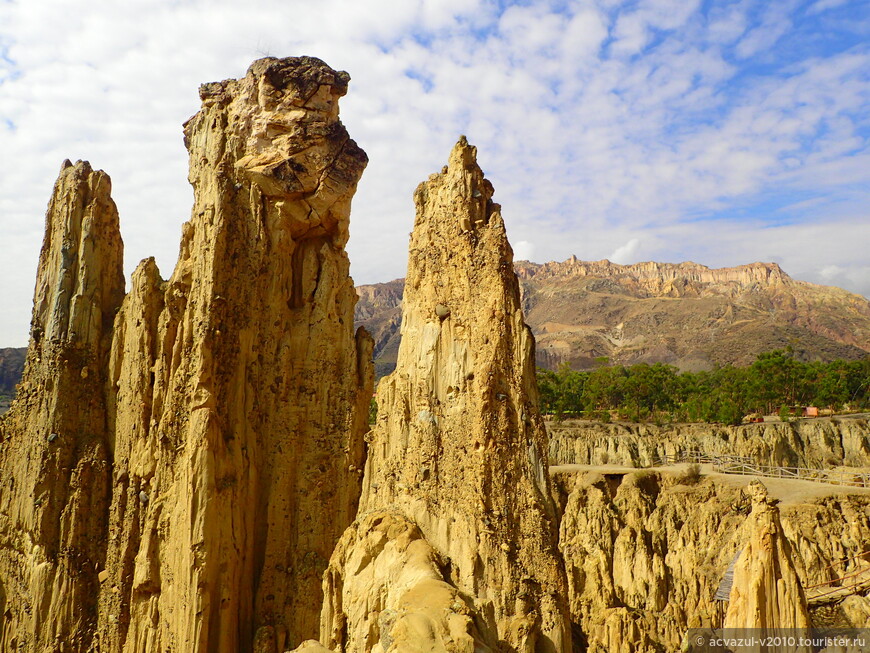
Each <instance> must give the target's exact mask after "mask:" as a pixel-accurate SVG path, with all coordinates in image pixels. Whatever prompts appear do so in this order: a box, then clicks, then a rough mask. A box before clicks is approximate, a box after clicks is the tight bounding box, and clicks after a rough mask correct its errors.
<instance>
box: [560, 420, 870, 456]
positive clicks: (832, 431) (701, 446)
mask: <svg viewBox="0 0 870 653" xmlns="http://www.w3.org/2000/svg"><path fill="white" fill-rule="evenodd" d="M548 431H549V436H550V437H549V442H550V462H551V463H552V464H554V465H601V464H610V465H627V466H630V467H649V466H651V465H653V464H654V463H655V461H656V460H661V459H663V458H664V457H665V456H676V455H678V454H680V453H684V452H687V451H703V452H705V453H708V454H728V455H734V456H745V457H747V458H752V459H753V460H755V461H756V462H758V463H760V464H763V465H782V466H786V467H812V468H817V469H825V468H833V467H840V466H846V467H870V424H868V421H867V420H866V419H865V418H848V417H844V418H822V419H807V420H798V421H796V422H791V423H783V422H766V423H764V424H745V425H743V426H722V425H718V424H668V425H664V426H655V425H654V424H602V423H599V422H588V421H585V420H572V421H566V422H564V423H561V424H559V423H555V422H550V423H549V424H548Z"/></svg>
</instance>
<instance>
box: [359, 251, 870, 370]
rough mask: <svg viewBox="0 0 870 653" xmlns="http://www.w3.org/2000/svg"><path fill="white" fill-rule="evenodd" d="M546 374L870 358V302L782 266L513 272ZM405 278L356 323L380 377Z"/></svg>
mask: <svg viewBox="0 0 870 653" xmlns="http://www.w3.org/2000/svg"><path fill="white" fill-rule="evenodd" d="M514 268H515V270H516V273H517V276H518V277H519V280H520V289H521V293H522V301H523V311H524V312H525V317H526V320H527V321H528V323H529V326H530V327H531V328H532V332H533V333H534V334H535V340H536V343H537V349H536V356H537V364H538V366H539V367H543V368H547V369H556V368H558V367H559V366H560V365H561V364H563V363H568V364H569V365H570V366H571V367H572V368H574V369H591V368H593V367H596V366H598V365H600V364H601V362H602V361H603V360H606V361H607V362H608V363H611V364H618V365H626V366H628V365H634V364H636V363H649V364H653V363H666V364H669V365H674V366H676V367H677V368H679V369H680V370H681V371H690V372H697V371H701V370H709V369H712V368H714V367H716V366H721V365H735V366H744V365H749V364H750V363H752V361H754V360H755V358H756V356H758V355H759V354H762V353H765V352H769V351H773V350H776V349H786V348H790V349H792V350H794V354H795V356H796V357H797V358H798V359H799V360H804V361H823V362H828V361H831V360H835V359H837V358H842V359H844V360H858V359H862V358H865V357H867V356H868V354H870V301H868V300H867V298H865V297H862V296H860V295H855V294H853V293H850V292H848V291H845V290H843V289H841V288H835V287H831V286H819V285H816V284H811V283H807V282H804V281H797V280H795V279H792V278H791V277H790V276H788V274H786V273H785V272H784V271H783V270H782V269H781V268H780V267H779V266H778V265H777V264H775V263H752V264H749V265H742V266H738V267H733V268H719V269H710V268H707V267H705V266H703V265H699V264H697V263H679V264H671V263H655V262H647V263H637V264H635V265H618V264H616V263H611V262H610V261H606V260H605V261H593V262H590V261H580V260H578V259H576V258H575V257H572V258H570V259H568V260H567V261H563V262H561V263H557V262H551V263H545V264H543V265H541V264H538V263H530V262H528V261H517V262H515V263H514ZM403 285H404V284H403V280H402V279H396V280H394V281H390V282H388V283H380V284H371V285H366V286H359V287H358V288H357V291H358V292H359V295H360V301H359V302H358V303H357V305H356V313H355V317H356V320H357V323H358V324H361V325H363V326H365V328H366V329H367V330H368V331H369V333H371V334H372V336H373V338H374V340H375V372H376V374H378V375H382V374H388V373H389V372H391V371H392V370H393V369H394V368H395V360H396V352H397V351H398V348H399V342H400V341H401V332H400V329H399V326H400V323H401V302H402V288H403Z"/></svg>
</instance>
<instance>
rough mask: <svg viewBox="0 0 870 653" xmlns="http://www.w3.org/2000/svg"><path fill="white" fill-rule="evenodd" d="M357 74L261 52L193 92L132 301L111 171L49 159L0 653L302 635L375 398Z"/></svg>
mask: <svg viewBox="0 0 870 653" xmlns="http://www.w3.org/2000/svg"><path fill="white" fill-rule="evenodd" d="M348 81H349V77H348V75H347V73H344V72H337V71H334V70H332V69H331V68H329V66H327V65H326V64H325V63H323V62H322V61H320V60H319V59H313V58H310V57H299V58H288V59H273V58H268V59H261V60H259V61H256V62H254V63H253V64H252V66H251V67H250V69H249V70H248V72H247V74H246V76H245V77H244V78H242V79H239V80H226V81H223V82H218V83H213V84H206V85H204V86H202V87H201V89H200V96H201V98H202V108H201V110H200V111H199V113H197V114H196V115H195V116H194V117H193V118H191V120H190V121H188V123H187V124H186V125H185V132H184V133H185V142H186V145H187V148H188V152H189V154H190V175H189V179H190V182H191V184H192V185H193V187H194V196H195V203H194V207H193V212H192V216H191V219H190V221H189V222H188V223H187V224H185V225H184V228H183V234H182V241H181V253H180V258H179V261H178V264H177V266H176V268H175V271H174V272H173V274H172V277H171V278H170V279H169V280H168V281H164V280H163V279H161V277H160V274H159V271H158V270H157V266H156V264H155V263H154V261H153V260H152V259H148V260H145V261H143V262H142V263H141V264H140V265H139V267H138V268H137V269H136V271H135V273H134V274H133V279H132V284H131V290H130V293H129V294H128V295H127V296H126V297H124V279H123V274H122V267H121V240H120V236H119V235H118V216H117V212H116V211H115V207H114V205H113V204H112V202H111V200H110V199H109V182H108V177H106V176H105V175H104V174H103V173H94V172H92V171H91V169H90V167H89V166H88V165H87V164H77V165H76V166H69V165H67V166H66V167H65V168H64V170H63V171H62V172H61V177H60V179H59V181H58V184H57V186H56V188H55V195H54V197H53V199H52V203H51V206H50V207H49V212H48V218H47V229H46V240H45V244H44V246H43V252H42V258H41V259H40V269H39V277H38V280H37V290H36V296H35V305H34V320H33V332H32V340H31V347H30V352H29V354H28V367H27V374H26V376H25V379H24V381H23V384H22V386H21V390H20V392H19V397H18V398H17V399H16V401H15V402H14V404H13V407H12V409H11V410H10V412H9V414H8V415H7V416H6V417H4V418H3V421H2V422H0V428H2V436H3V439H4V442H3V447H2V449H0V470H2V482H0V538H2V542H3V546H2V547H0V614H2V612H4V611H6V610H7V609H8V610H9V612H10V615H11V616H9V617H0V649H2V650H12V649H14V650H27V651H30V650H34V651H35V650H39V651H43V650H45V651H49V650H50V651H54V650H58V651H60V650H63V651H74V652H84V651H88V652H90V651H103V652H106V651H111V652H122V651H129V652H134V651H135V652H136V653H139V652H141V651H168V650H173V651H190V652H205V651H240V652H242V653H244V652H249V651H254V650H256V651H257V653H283V651H285V650H286V649H288V648H292V646H295V645H296V644H298V643H299V642H300V641H302V640H303V639H305V638H307V637H312V636H315V635H316V634H317V630H318V623H319V613H320V605H321V577H322V573H323V571H324V569H325V568H326V566H327V563H328V560H329V556H330V554H331V553H332V550H333V548H334V546H335V543H336V541H337V540H338V538H339V537H340V535H341V534H342V532H343V531H344V529H345V528H346V527H347V526H348V524H350V523H351V521H352V520H353V517H354V515H355V514H356V511H357V504H358V500H359V495H360V490H361V484H362V467H363V463H364V459H365V450H364V448H365V443H364V440H363V436H364V434H365V432H366V431H367V430H368V423H367V418H368V408H369V401H370V398H371V392H372V369H371V362H370V361H371V339H370V338H369V337H368V335H367V334H366V333H365V332H364V331H362V330H360V331H359V332H357V333H354V330H353V309H354V304H355V302H356V293H355V292H354V287H353V282H352V280H351V278H350V276H349V262H348V258H347V254H346V253H345V250H344V246H345V244H346V242H347V238H348V221H349V214H350V203H351V198H352V196H353V194H354V192H355V190H356V184H357V182H358V180H359V178H360V176H361V174H362V172H363V169H364V168H365V166H366V163H367V158H366V155H365V153H364V152H363V151H362V150H361V149H360V148H359V147H358V146H357V145H356V143H354V141H353V140H351V139H350V137H349V136H348V133H347V131H346V130H345V128H344V126H343V125H342V124H341V122H340V121H339V119H338V100H339V98H340V97H341V96H343V95H344V94H345V92H346V91H347V86H348ZM122 299H123V301H122ZM116 314H117V315H116ZM113 320H114V326H113ZM16 647H17V648H16Z"/></svg>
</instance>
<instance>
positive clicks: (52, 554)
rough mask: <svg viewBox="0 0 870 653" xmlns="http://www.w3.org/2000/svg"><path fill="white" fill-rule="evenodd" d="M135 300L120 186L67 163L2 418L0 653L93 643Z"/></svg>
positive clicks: (47, 220) (81, 165)
mask: <svg viewBox="0 0 870 653" xmlns="http://www.w3.org/2000/svg"><path fill="white" fill-rule="evenodd" d="M123 296H124V273H123V243H122V242H121V234H120V231H119V228H118V211H117V209H116V208H115V203H114V202H113V201H112V198H111V181H110V180H109V177H108V175H106V173H104V172H102V171H94V170H92V169H91V166H90V165H89V164H88V163H87V162H83V161H79V162H77V163H76V164H75V165H73V164H71V163H70V162H69V161H65V162H64V164H63V167H62V168H61V171H60V175H59V176H58V179H57V182H56V183H55V186H54V192H53V194H52V197H51V201H50V203H49V206H48V211H47V213H46V217H45V239H44V241H43V244H42V253H41V255H40V257H39V268H38V272H37V277H36V290H35V292H34V298H33V318H32V320H31V332H30V347H29V350H28V354H27V362H26V366H25V370H24V376H23V378H22V380H21V383H20V384H19V386H18V397H17V399H16V400H15V402H13V405H12V408H11V409H10V411H9V413H8V414H7V415H5V416H4V418H3V419H2V421H0V435H2V441H3V444H2V447H0V469H2V471H3V481H2V483H0V539H2V541H3V548H2V554H0V602H2V601H3V600H5V604H6V605H5V607H4V608H3V611H4V612H6V614H5V615H4V616H2V617H0V630H2V632H0V650H4V651H7V650H60V649H58V648H57V647H58V646H61V645H63V646H68V647H70V650H86V649H87V647H88V646H89V645H90V644H91V641H92V638H93V631H94V627H95V625H96V621H97V609H96V603H95V601H94V600H93V597H94V596H95V595H96V593H97V589H98V573H99V570H100V569H101V568H102V566H103V560H104V557H105V543H106V527H107V518H108V514H107V509H108V501H109V475H110V469H109V466H110V455H109V451H108V447H107V443H108V432H107V410H106V401H105V393H104V385H105V381H106V369H107V361H108V354H109V346H110V344H111V339H112V321H113V320H114V318H115V313H116V312H117V310H118V307H119V306H120V304H121V299H122V298H123Z"/></svg>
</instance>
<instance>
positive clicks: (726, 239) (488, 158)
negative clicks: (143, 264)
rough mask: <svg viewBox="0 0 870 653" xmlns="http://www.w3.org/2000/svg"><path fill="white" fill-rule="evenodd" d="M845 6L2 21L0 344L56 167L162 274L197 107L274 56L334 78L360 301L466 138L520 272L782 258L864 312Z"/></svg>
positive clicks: (384, 5)
mask: <svg viewBox="0 0 870 653" xmlns="http://www.w3.org/2000/svg"><path fill="white" fill-rule="evenodd" d="M500 7H503V8H500ZM862 7H863V8H864V9H866V4H864V3H863V2H862V0H849V1H845V2H837V1H834V0H817V1H816V2H812V1H810V0H794V1H792V0H787V1H783V2H775V3H768V2H763V1H762V0H738V1H737V2H734V1H730V0H713V1H712V2H704V3H701V2H698V1H697V0H691V1H688V2H687V1H686V0H637V1H632V2H623V1H622V0H560V1H558V2H557V1H556V0H553V1H552V2H545V1H541V2H534V3H520V2H517V3H513V2H507V3H492V2H485V1H484V0H476V1H469V0H461V1H460V0H425V1H424V0H408V1H406V2H402V3H395V2H387V1H386V0H366V1H360V2H347V1H344V0H324V2H321V3H316V4H314V5H312V4H311V3H303V2H301V0H290V1H288V2H282V3H275V2H267V1H266V0H256V1H254V2H251V3H246V4H245V6H244V7H242V6H241V5H239V4H238V3H234V2H229V0H214V1H209V2H206V1H205V0H189V1H187V2H183V3H180V2H174V1H171V0H155V1H153V2H147V3H146V2H130V3H113V2H109V1H108V0H95V1H94V2H91V3H88V4H87V5H86V6H76V7H73V6H71V5H70V4H69V3H66V2H62V1H61V0H27V1H26V2H24V0H18V1H12V2H8V1H7V2H0V148H2V151H3V153H4V157H6V160H7V161H10V162H12V163H11V164H10V165H8V166H7V167H6V169H5V170H4V175H2V176H0V230H2V233H3V246H4V247H3V249H4V255H3V256H2V257H0V291H2V293H3V297H4V300H6V305H7V307H8V310H7V311H4V314H3V315H2V316H0V345H14V344H23V342H24V341H25V338H26V328H27V323H28V320H29V315H28V314H29V306H28V303H29V298H30V294H31V292H32V290H31V289H32V287H33V276H34V273H35V267H36V258H37V255H38V247H39V243H40V240H41V231H42V226H43V225H42V214H43V212H44V207H45V204H46V201H47V199H48V195H49V193H50V190H51V184H52V182H53V180H54V177H55V175H56V174H57V169H58V167H59V165H60V162H61V161H62V160H63V159H64V158H67V157H69V158H72V159H76V158H87V159H90V160H91V162H92V163H93V164H94V165H95V166H96V167H101V168H104V169H105V170H107V171H108V172H109V173H110V174H111V175H112V178H113V188H114V195H115V199H116V202H117V203H118V206H119V209H120V212H121V220H122V230H123V233H124V239H125V243H126V246H127V254H126V261H127V267H128V269H130V268H132V267H133V266H134V265H135V264H136V262H137V261H138V260H139V259H141V258H143V257H144V256H148V255H152V254H154V255H156V256H157V259H158V262H159V264H160V266H161V269H162V271H163V273H164V275H168V274H169V273H170V271H171V267H172V266H173V265H174V262H175V257H176V255H177V248H178V238H179V233H180V224H181V222H182V221H183V220H184V219H186V217H187V214H188V212H189V207H190V203H191V192H190V189H189V187H188V186H187V183H186V166H187V158H186V153H185V152H184V149H183V146H182V144H181V129H180V125H181V123H182V122H183V121H184V120H185V119H186V118H188V117H189V116H190V115H191V114H193V113H194V112H195V111H196V110H197V109H198V104H199V102H198V98H197V94H196V89H197V87H198V85H199V84H200V83H202V82H205V81H211V80H216V79H223V78H226V77H230V76H239V75H242V74H244V71H245V69H246V67H247V65H248V64H249V63H250V61H251V60H253V59H255V58H257V57H259V56H264V55H267V54H268V55H275V56H287V55H296V54H311V55H315V56H319V57H321V58H322V59H324V60H325V61H326V62H327V63H329V64H330V65H332V66H333V67H335V68H340V69H344V70H347V71H349V72H350V74H351V77H352V82H351V88H350V92H349V94H348V96H347V97H346V98H344V99H343V101H342V118H343V120H344V121H345V123H346V124H347V126H348V129H349V131H350V132H351V134H352V136H353V137H354V138H355V139H356V140H357V141H358V142H359V143H360V145H361V146H362V147H363V148H364V149H365V150H366V151H367V152H368V154H369V157H370V161H371V162H370V164H369V167H368V169H367V170H366V173H365V175H364V177H363V180H362V182H361V184H360V189H359V192H358V194H357V197H356V198H355V200H354V208H353V215H352V221H351V234H352V236H351V242H350V244H349V249H350V255H351V261H352V272H353V274H354V276H355V278H356V280H357V281H358V282H375V281H380V280H386V279H390V278H393V277H397V276H402V275H403V274H404V268H405V260H406V248H407V233H408V231H409V230H410V228H411V225H412V219H413V206H412V201H411V196H412V192H413V189H414V187H415V186H416V184H417V183H419V182H420V181H421V180H423V179H425V178H426V176H427V175H428V174H429V173H431V172H433V171H436V170H438V169H439V168H440V167H441V165H443V163H444V161H445V159H446V156H447V153H448V152H449V149H450V147H451V145H452V144H453V142H454V141H455V139H456V137H457V136H458V135H459V134H460V133H466V134H467V135H468V137H469V139H470V140H471V141H472V142H473V143H475V144H476V145H477V146H478V149H479V160H480V162H481V165H482V166H483V167H484V169H485V171H486V172H487V174H488V176H489V177H490V179H491V180H492V181H493V183H494V184H495V187H496V200H497V201H499V202H501V203H502V205H503V214H504V216H505V219H506V222H507V224H508V229H509V232H510V235H511V237H512V239H513V240H514V242H515V243H516V244H517V248H516V249H517V251H518V252H520V251H523V250H524V248H525V251H526V252H528V251H532V252H533V254H534V255H535V256H536V257H538V259H539V260H543V259H564V258H566V257H567V256H569V255H570V254H576V255H577V256H579V257H581V258H588V259H600V258H604V257H605V256H610V257H611V258H616V256H617V255H619V257H620V258H624V259H626V260H628V259H631V258H633V257H634V256H636V255H638V254H642V255H643V256H644V258H650V259H661V260H672V261H674V260H682V259H694V260H697V261H699V262H702V263H706V264H710V265H732V264H738V263H745V262H748V261H749V260H752V259H755V258H775V259H777V260H781V261H782V262H783V265H784V267H785V268H786V270H787V271H789V272H790V273H792V274H795V275H797V276H801V275H802V276H803V277H804V278H807V279H809V280H816V281H830V280H831V279H834V280H836V282H837V283H842V284H844V285H845V286H846V287H848V288H850V289H852V290H855V291H859V292H864V293H868V292H870V275H868V273H867V262H866V253H865V252H863V251H861V248H858V247H856V245H855V243H856V242H860V239H858V238H857V235H859V234H862V233H863V232H862V229H864V227H863V225H866V224H868V223H870V215H868V208H867V207H868V206H870V190H868V189H870V183H868V182H870V148H868V138H870V124H868V121H867V117H866V116H867V115H868V113H870V112H868V108H870V72H868V71H870V46H868V43H867V40H866V35H867V34H868V33H870V20H868V18H867V12H866V11H865V10H863V11H862ZM802 239H807V240H806V242H805V243H804V244H803V245H802V242H803V240H802ZM818 241H824V242H823V243H820V242H818ZM522 242H524V243H525V245H524V244H522ZM632 242H636V243H637V245H633V246H632V245H631V243H632ZM863 242H868V241H867V240H866V239H865V240H864V241H863ZM531 243H534V249H533V250H531V249H530V247H527V246H526V245H528V244H531ZM641 243H642V250H641V249H640V244H641ZM529 256H531V254H529ZM832 266H836V273H832V272H831V270H834V269H835V268H834V267H832ZM824 270H827V273H825V274H827V276H825V274H823V271H824ZM22 289H24V290H22ZM7 298H8V299H7Z"/></svg>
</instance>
